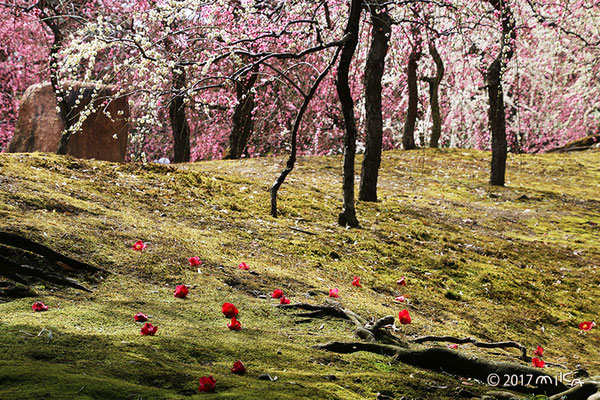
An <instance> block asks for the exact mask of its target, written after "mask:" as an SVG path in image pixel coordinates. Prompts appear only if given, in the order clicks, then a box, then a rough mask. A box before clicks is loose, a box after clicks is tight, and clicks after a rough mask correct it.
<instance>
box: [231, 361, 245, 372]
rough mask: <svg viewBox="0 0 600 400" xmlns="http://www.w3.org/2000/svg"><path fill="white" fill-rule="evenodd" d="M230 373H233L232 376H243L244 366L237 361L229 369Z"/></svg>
mask: <svg viewBox="0 0 600 400" xmlns="http://www.w3.org/2000/svg"><path fill="white" fill-rule="evenodd" d="M231 372H233V373H234V374H240V375H242V374H245V373H246V366H245V365H244V363H242V362H241V361H240V360H237V361H236V362H234V363H233V368H231Z"/></svg>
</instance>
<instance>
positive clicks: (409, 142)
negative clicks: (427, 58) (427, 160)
mask: <svg viewBox="0 0 600 400" xmlns="http://www.w3.org/2000/svg"><path fill="white" fill-rule="evenodd" d="M411 31H412V35H413V38H414V39H415V43H414V45H413V48H412V50H411V52H410V55H409V56H408V66H407V68H406V73H407V83H408V110H407V111H406V120H405V121H404V132H403V133H402V146H403V147H404V149H405V150H412V149H416V148H417V146H416V145H415V123H416V122H417V107H418V106H419V87H418V82H417V67H418V66H419V64H418V63H419V59H420V58H421V32H420V30H419V28H418V27H417V26H416V25H415V26H413V28H412V30H411Z"/></svg>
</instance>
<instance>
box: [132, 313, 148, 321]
mask: <svg viewBox="0 0 600 400" xmlns="http://www.w3.org/2000/svg"><path fill="white" fill-rule="evenodd" d="M133 319H135V320H136V321H137V322H146V321H148V315H147V314H143V313H141V312H139V313H137V314H135V315H134V316H133Z"/></svg>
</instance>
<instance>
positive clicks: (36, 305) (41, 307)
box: [31, 301, 48, 311]
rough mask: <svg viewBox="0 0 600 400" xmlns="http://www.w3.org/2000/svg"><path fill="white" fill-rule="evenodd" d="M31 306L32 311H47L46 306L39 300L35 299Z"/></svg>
mask: <svg viewBox="0 0 600 400" xmlns="http://www.w3.org/2000/svg"><path fill="white" fill-rule="evenodd" d="M31 308H32V309H33V311H48V306H47V305H45V304H44V303H42V302H41V301H36V302H35V303H33V305H32V306H31Z"/></svg>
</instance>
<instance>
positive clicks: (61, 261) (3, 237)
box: [0, 232, 102, 272]
mask: <svg viewBox="0 0 600 400" xmlns="http://www.w3.org/2000/svg"><path fill="white" fill-rule="evenodd" d="M0 244H5V245H7V246H11V247H17V248H19V249H23V250H27V251H30V252H32V253H35V254H39V255H41V256H44V257H46V258H47V259H48V260H50V261H52V262H54V263H55V264H57V265H58V266H60V267H61V268H64V269H69V268H70V269H71V270H77V271H88V272H99V271H102V269H100V268H98V267H94V266H93V265H90V264H86V263H84V262H81V261H77V260H75V259H72V258H70V257H67V256H65V255H63V254H60V253H57V252H56V251H54V250H52V249H50V248H49V247H46V246H44V245H43V244H40V243H36V242H34V241H33V240H30V239H27V238H25V237H23V236H18V235H15V234H12V233H8V232H0ZM65 266H66V267H65Z"/></svg>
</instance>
